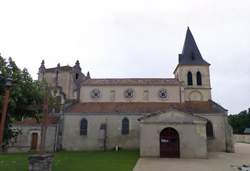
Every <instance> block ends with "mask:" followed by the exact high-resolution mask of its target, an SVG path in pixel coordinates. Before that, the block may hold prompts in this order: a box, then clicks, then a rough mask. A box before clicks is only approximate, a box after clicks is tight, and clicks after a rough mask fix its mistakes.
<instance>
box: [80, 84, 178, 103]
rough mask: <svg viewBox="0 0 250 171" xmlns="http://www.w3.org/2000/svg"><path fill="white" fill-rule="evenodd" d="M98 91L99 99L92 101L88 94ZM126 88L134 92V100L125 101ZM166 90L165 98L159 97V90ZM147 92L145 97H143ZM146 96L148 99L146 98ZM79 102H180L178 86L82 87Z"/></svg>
mask: <svg viewBox="0 0 250 171" xmlns="http://www.w3.org/2000/svg"><path fill="white" fill-rule="evenodd" d="M95 88H97V89H99V90H100V92H101V97H100V98H98V99H93V98H91V96H90V93H91V91H92V90H93V89H95ZM128 88H132V89H133V90H134V93H135V94H134V98H131V99H127V98H125V97H124V91H125V90H126V89H128ZM163 88H164V89H166V90H167V98H166V99H161V98H160V97H159V95H158V94H159V90H160V89H163ZM145 92H148V94H147V95H145V94H146V93H145ZM146 96H148V97H146ZM80 101H81V102H177V103H179V102H180V88H179V86H82V87H81V95H80Z"/></svg>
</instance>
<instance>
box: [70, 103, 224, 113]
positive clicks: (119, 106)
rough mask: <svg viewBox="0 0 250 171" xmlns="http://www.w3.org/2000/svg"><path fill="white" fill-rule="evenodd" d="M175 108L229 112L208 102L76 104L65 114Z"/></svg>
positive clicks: (193, 110)
mask: <svg viewBox="0 0 250 171" xmlns="http://www.w3.org/2000/svg"><path fill="white" fill-rule="evenodd" d="M170 108H174V109H177V110H180V111H183V112H188V113H224V112H226V111H227V110H226V109H224V108H222V107H221V106H220V105H218V104H217V103H215V102H213V101H207V102H185V103H166V102H127V103H126V102H90V103H76V104H74V105H72V106H70V107H69V108H68V109H66V112H65V113H68V114H70V113H117V114H119V113H153V112H164V111H166V110H168V109H170Z"/></svg>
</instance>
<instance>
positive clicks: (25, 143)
mask: <svg viewBox="0 0 250 171" xmlns="http://www.w3.org/2000/svg"><path fill="white" fill-rule="evenodd" d="M58 121H59V117H55V116H50V117H48V127H47V134H46V141H45V150H46V151H49V152H53V151H56V150H57V149H58V148H59V146H58V139H59V124H58ZM41 126H42V125H41V123H38V122H37V120H36V119H34V118H26V119H24V120H22V121H18V122H16V123H14V124H12V129H14V130H17V131H19V132H20V133H19V134H18V136H17V137H14V138H12V139H11V140H10V143H9V146H8V152H30V151H33V152H34V151H39V148H40V144H41Z"/></svg>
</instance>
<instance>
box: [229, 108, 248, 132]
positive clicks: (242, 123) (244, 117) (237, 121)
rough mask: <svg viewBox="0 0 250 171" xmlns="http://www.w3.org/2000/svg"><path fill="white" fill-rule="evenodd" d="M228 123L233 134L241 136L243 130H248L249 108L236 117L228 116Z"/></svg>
mask: <svg viewBox="0 0 250 171" xmlns="http://www.w3.org/2000/svg"><path fill="white" fill-rule="evenodd" d="M228 121H229V123H230V124H231V126H232V128H233V132H234V133H235V134H243V133H244V130H245V128H250V108H249V109H248V111H247V110H244V111H241V112H240V113H239V114H236V115H229V116H228Z"/></svg>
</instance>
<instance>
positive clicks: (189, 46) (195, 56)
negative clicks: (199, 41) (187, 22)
mask: <svg viewBox="0 0 250 171" xmlns="http://www.w3.org/2000/svg"><path fill="white" fill-rule="evenodd" d="M179 64H191V65H192V64H193V65H210V64H209V63H208V62H206V61H205V60H204V59H203V58H202V56H201V53H200V51H199V49H198V46H197V45H196V43H195V40H194V37H193V35H192V33H191V31H190V29H189V27H188V28H187V32H186V38H185V42H184V46H183V49H182V53H181V54H179Z"/></svg>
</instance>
